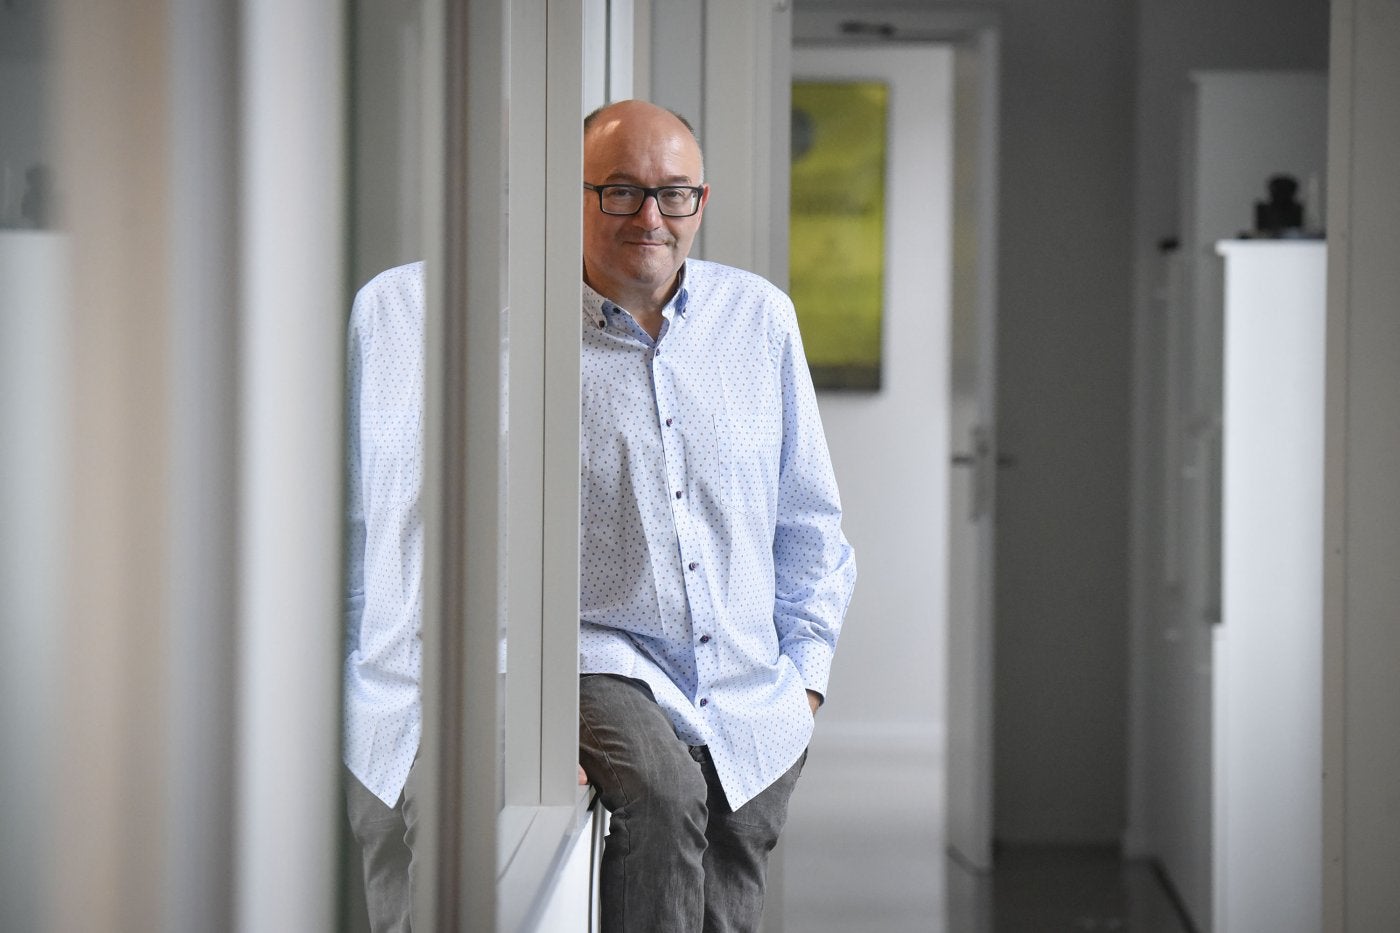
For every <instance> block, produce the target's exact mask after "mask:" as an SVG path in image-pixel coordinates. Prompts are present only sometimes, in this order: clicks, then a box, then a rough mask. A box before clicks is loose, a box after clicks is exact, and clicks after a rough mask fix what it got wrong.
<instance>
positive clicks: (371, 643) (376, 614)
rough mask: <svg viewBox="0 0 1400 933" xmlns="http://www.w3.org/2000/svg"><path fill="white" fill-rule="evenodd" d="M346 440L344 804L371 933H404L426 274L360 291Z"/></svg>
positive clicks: (415, 695)
mask: <svg viewBox="0 0 1400 933" xmlns="http://www.w3.org/2000/svg"><path fill="white" fill-rule="evenodd" d="M348 364H349V366H348V377H347V390H348V391H347V394H348V397H349V404H348V410H347V414H346V419H347V424H346V437H347V440H348V446H349V452H348V453H349V457H348V477H347V482H348V487H349V488H348V490H347V492H348V502H349V528H348V534H347V542H346V549H347V562H348V569H347V586H348V593H347V598H346V606H345V633H346V660H345V766H346V768H347V769H348V771H349V773H348V774H347V775H346V779H345V784H346V803H347V807H348V813H349V816H350V824H351V828H352V829H353V830H354V833H355V838H356V839H357V840H359V843H360V847H361V850H362V854H363V857H364V877H365V897H366V902H367V906H368V907H369V914H370V925H371V928H372V929H373V930H374V931H375V933H381V931H395V933H402V931H407V930H409V928H410V927H409V905H410V903H411V901H412V898H411V895H410V889H411V878H412V875H413V858H412V849H411V846H412V844H413V839H414V836H415V827H416V817H417V812H418V811H417V806H416V802H417V801H416V795H415V793H414V791H415V787H416V784H417V782H416V781H415V780H414V770H415V765H414V761H415V758H416V756H417V754H418V740H419V737H420V735H421V733H422V718H423V717H422V702H421V700H420V695H419V686H418V685H419V677H420V672H421V671H422V649H421V642H420V640H419V632H420V628H421V623H422V615H423V602H422V585H421V575H422V572H423V514H422V510H421V509H420V507H419V497H420V494H421V492H422V476H423V455H422V439H423V267H422V263H414V264H413V265H408V266H400V267H399V268H397V269H390V270H389V271H387V272H383V273H381V274H380V275H378V276H376V277H375V278H374V279H373V280H372V281H371V282H370V283H369V284H367V285H366V286H365V287H364V288H362V289H361V290H360V293H359V294H358V295H357V296H356V297H355V305H354V308H353V310H352V311H351V314H350V341H349V356H348Z"/></svg>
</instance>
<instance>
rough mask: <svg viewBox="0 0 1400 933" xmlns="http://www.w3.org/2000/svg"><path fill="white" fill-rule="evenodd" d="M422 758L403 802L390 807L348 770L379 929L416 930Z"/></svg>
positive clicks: (350, 803) (348, 798) (379, 932)
mask: <svg viewBox="0 0 1400 933" xmlns="http://www.w3.org/2000/svg"><path fill="white" fill-rule="evenodd" d="M417 771H418V762H416V761H415V762H414V763H413V767H412V768H411V769H409V772H408V783H407V784H406V785H405V786H404V789H403V793H401V794H399V799H398V802H397V803H396V804H395V805H394V806H392V807H386V806H385V805H384V801H382V800H380V799H379V798H378V797H376V796H374V794H373V792H371V791H370V790H369V789H368V788H366V787H365V786H364V785H363V784H361V783H360V781H359V779H358V778H356V777H355V775H353V774H351V773H350V769H349V768H346V769H345V808H346V812H347V813H348V814H349V817H350V829H351V830H352V831H353V832H354V834H355V839H356V841H358V842H359V843H360V855H361V858H362V859H363V862H364V872H365V904H366V906H367V907H368V908H369V926H370V929H371V930H373V931H374V933H411V931H412V930H413V920H412V911H413V876H414V874H415V870H416V868H417V866H416V864H415V860H414V857H413V846H414V841H415V840H416V838H417V829H418V806H417V793H416V790H417V781H415V780H414V777H415V775H416V773H417Z"/></svg>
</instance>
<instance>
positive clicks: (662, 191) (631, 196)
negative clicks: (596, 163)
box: [583, 182, 705, 217]
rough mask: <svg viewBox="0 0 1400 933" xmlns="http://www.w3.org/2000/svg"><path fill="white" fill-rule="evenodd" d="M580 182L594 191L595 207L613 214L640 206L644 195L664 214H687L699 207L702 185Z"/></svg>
mask: <svg viewBox="0 0 1400 933" xmlns="http://www.w3.org/2000/svg"><path fill="white" fill-rule="evenodd" d="M583 186H584V187H585V188H587V189H588V190H589V191H596V192H598V209H599V210H601V211H602V212H603V213H604V214H617V215H619V216H622V217H628V216H631V215H632V214H635V213H637V212H638V211H640V210H641V209H642V205H643V204H645V203H646V201H647V198H655V199H656V209H657V210H659V211H660V212H661V213H662V214H663V215H664V216H666V217H690V216H693V215H694V214H695V212H696V211H698V210H700V195H701V194H702V193H704V190H705V188H704V186H703V185H662V186H661V187H660V188H643V187H641V186H640V185H590V184H589V183H588V182H584V183H583Z"/></svg>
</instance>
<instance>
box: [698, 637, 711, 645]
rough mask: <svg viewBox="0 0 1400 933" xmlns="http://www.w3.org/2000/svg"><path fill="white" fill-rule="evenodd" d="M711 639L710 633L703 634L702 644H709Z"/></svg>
mask: <svg viewBox="0 0 1400 933" xmlns="http://www.w3.org/2000/svg"><path fill="white" fill-rule="evenodd" d="M709 641H710V636H709V635H701V636H700V644H702V645H705V644H709Z"/></svg>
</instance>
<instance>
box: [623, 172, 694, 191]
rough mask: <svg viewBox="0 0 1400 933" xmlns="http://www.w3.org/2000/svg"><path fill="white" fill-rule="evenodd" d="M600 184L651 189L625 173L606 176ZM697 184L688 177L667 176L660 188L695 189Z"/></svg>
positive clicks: (634, 176) (633, 176) (635, 177)
mask: <svg viewBox="0 0 1400 933" xmlns="http://www.w3.org/2000/svg"><path fill="white" fill-rule="evenodd" d="M602 184H605V185H636V186H637V187H639V188H650V187H651V185H648V184H646V183H644V182H643V181H642V180H641V179H640V178H638V177H637V176H636V175H632V174H629V173H627V172H613V173H612V174H611V175H607V176H605V177H604V178H603V181H602ZM699 184H700V183H699V182H698V181H691V179H690V176H689V175H668V176H666V178H665V179H663V180H662V181H661V184H660V187H663V188H664V187H667V186H669V185H685V186H686V187H695V186H697V185H699Z"/></svg>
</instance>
